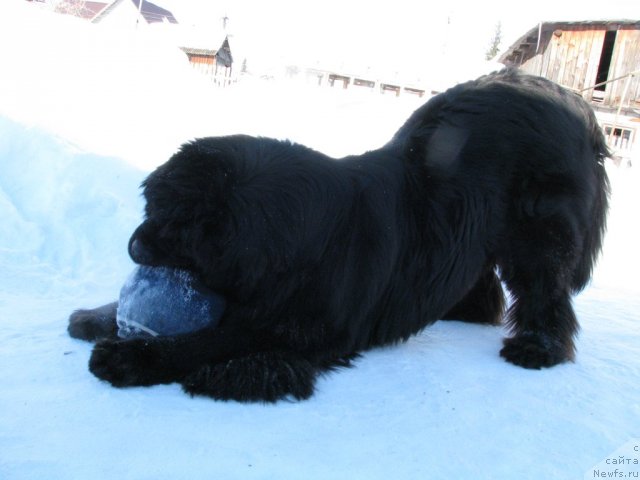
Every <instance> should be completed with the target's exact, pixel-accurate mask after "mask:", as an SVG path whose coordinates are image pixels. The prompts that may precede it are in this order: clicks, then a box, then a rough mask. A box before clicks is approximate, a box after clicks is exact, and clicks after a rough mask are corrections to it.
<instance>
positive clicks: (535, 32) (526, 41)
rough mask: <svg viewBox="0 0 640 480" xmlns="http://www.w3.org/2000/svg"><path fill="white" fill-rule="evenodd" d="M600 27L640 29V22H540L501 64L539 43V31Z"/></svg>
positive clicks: (506, 53)
mask: <svg viewBox="0 0 640 480" xmlns="http://www.w3.org/2000/svg"><path fill="white" fill-rule="evenodd" d="M585 26H587V27H599V26H601V27H602V28H605V29H610V28H612V27H616V26H618V27H619V26H625V27H635V28H638V29H640V20H628V19H624V20H612V19H601V20H580V21H546V22H540V23H539V24H537V25H536V26H535V27H532V28H531V29H530V30H529V31H527V33H525V34H524V35H522V36H521V37H520V38H518V39H517V40H516V41H515V42H513V44H512V45H511V46H510V47H509V48H508V49H507V50H506V51H505V52H504V53H503V54H502V55H500V62H502V63H504V62H505V61H506V60H507V59H508V58H509V57H510V56H511V55H513V53H514V52H515V51H516V50H518V49H519V48H521V47H522V46H523V45H526V44H530V43H531V42H537V40H538V31H540V30H542V29H545V28H547V29H548V28H554V29H557V28H563V27H564V28H567V29H569V28H571V27H585Z"/></svg>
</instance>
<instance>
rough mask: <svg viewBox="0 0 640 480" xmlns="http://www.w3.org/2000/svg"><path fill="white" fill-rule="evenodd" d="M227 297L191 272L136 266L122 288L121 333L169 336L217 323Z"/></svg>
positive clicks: (136, 335) (119, 331)
mask: <svg viewBox="0 0 640 480" xmlns="http://www.w3.org/2000/svg"><path fill="white" fill-rule="evenodd" d="M224 308H225V300H224V298H223V297H222V296H221V295H219V294H217V293H215V292H213V291H211V290H209V289H207V288H206V287H205V286H204V285H202V283H201V282H199V281H198V280H197V279H196V278H195V277H194V276H193V275H192V274H191V273H190V272H188V271H186V270H179V269H173V268H168V267H148V266H139V267H137V268H136V269H135V270H134V271H133V272H132V273H131V275H130V276H129V278H128V279H127V280H126V282H125V283H124V285H123V286H122V289H121V290H120V299H119V301H118V310H117V314H116V321H117V323H118V336H119V337H121V338H131V337H138V336H145V335H152V336H159V335H160V336H166V335H177V334H181V333H187V332H191V331H195V330H200V329H202V328H205V327H208V326H212V327H213V326H215V325H216V324H217V323H218V320H219V319H220V317H221V316H222V313H223V312H224Z"/></svg>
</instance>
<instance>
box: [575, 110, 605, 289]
mask: <svg viewBox="0 0 640 480" xmlns="http://www.w3.org/2000/svg"><path fill="white" fill-rule="evenodd" d="M588 117H589V128H590V131H591V142H592V147H593V161H594V165H593V166H592V168H593V169H594V170H593V171H594V178H595V183H596V185H595V188H596V192H595V197H594V202H593V205H592V207H591V220H592V221H591V225H590V227H589V229H588V231H587V232H586V237H585V243H584V246H583V250H582V256H581V258H580V262H579V263H578V266H577V268H576V269H575V270H574V272H573V279H572V285H571V287H572V289H573V290H574V292H578V291H580V290H582V289H583V288H584V287H585V286H586V285H587V283H588V282H589V279H590V278H591V274H592V273H593V268H594V266H595V263H596V260H597V258H598V255H599V254H600V251H601V250H602V243H603V239H604V234H605V231H606V227H607V212H608V210H609V194H610V191H611V187H610V184H609V177H608V176H607V171H606V169H605V160H606V159H607V158H608V157H610V156H611V152H610V150H609V148H608V147H607V144H606V141H605V138H604V135H603V133H602V129H601V128H600V126H599V125H598V122H597V120H596V117H595V115H594V114H593V111H591V110H589V115H588Z"/></svg>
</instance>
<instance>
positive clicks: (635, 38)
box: [604, 27, 640, 107]
mask: <svg viewBox="0 0 640 480" xmlns="http://www.w3.org/2000/svg"><path fill="white" fill-rule="evenodd" d="M638 70H640V30H638V29H633V28H625V27H621V28H620V30H618V34H617V36H616V43H615V47H614V50H613V58H612V59H611V69H610V70H609V78H616V77H621V76H623V75H626V74H628V73H631V72H634V71H638ZM626 82H627V81H626V80H621V81H619V82H614V83H612V84H610V85H608V86H607V90H606V94H605V98H604V101H605V103H607V104H610V105H614V104H615V105H618V103H619V102H620V100H621V99H622V95H623V94H624V89H625V84H626ZM623 106H625V107H628V106H631V107H640V75H637V76H635V77H633V78H632V79H631V80H630V83H629V87H628V89H627V94H626V96H625V98H624V103H623Z"/></svg>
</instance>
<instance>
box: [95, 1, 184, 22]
mask: <svg viewBox="0 0 640 480" xmlns="http://www.w3.org/2000/svg"><path fill="white" fill-rule="evenodd" d="M125 1H128V0H115V1H114V2H112V3H111V4H110V5H109V6H107V7H106V8H104V9H103V10H101V11H100V13H99V14H98V15H96V16H95V17H94V18H93V22H95V23H97V22H99V21H100V20H102V19H103V18H104V17H106V16H107V15H109V13H111V12H112V11H113V10H114V9H115V8H116V7H117V6H118V5H120V4H122V2H125ZM140 1H141V0H131V2H132V3H133V5H134V6H135V8H136V10H137V9H139V8H140ZM87 3H88V2H87ZM140 13H141V14H142V17H143V18H144V19H145V21H146V22H147V23H148V24H152V23H165V22H168V23H178V21H177V20H176V17H174V16H173V13H171V12H170V11H169V10H166V9H164V8H162V7H159V6H158V5H156V4H155V3H151V2H149V1H147V0H142V11H141V12H140Z"/></svg>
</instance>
